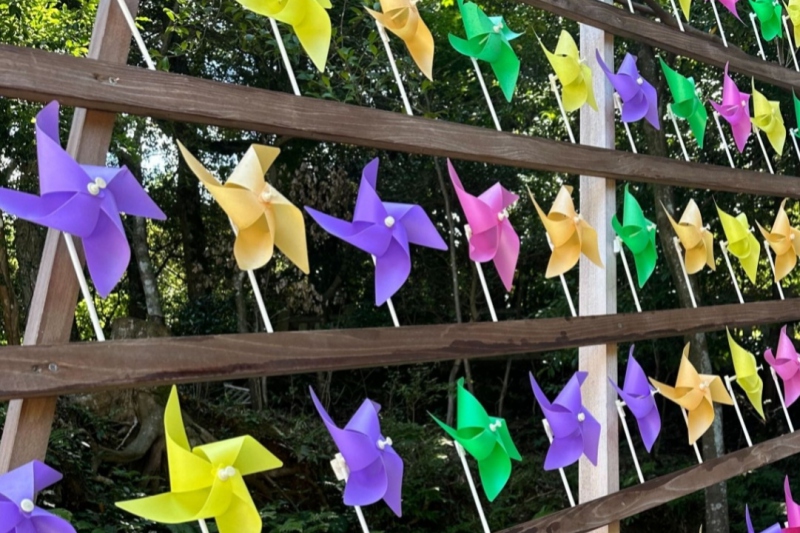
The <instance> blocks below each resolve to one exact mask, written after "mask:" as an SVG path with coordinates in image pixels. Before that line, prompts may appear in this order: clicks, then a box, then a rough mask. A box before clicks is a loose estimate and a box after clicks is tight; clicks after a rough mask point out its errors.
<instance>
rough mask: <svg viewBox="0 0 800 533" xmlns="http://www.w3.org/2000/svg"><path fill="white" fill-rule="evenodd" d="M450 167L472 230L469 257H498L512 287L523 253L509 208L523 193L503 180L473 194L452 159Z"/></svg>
mask: <svg viewBox="0 0 800 533" xmlns="http://www.w3.org/2000/svg"><path fill="white" fill-rule="evenodd" d="M447 168H448V169H449V171H450V179H451V180H452V182H453V186H454V187H455V189H456V195H457V196H458V201H459V203H461V208H462V209H463V210H464V215H465V216H466V217H467V222H468V223H469V229H470V232H471V233H472V235H471V236H470V237H469V258H470V259H471V260H472V261H477V262H479V263H485V262H486V261H494V266H495V268H497V273H498V274H500V279H501V280H503V285H505V287H506V290H508V291H510V290H511V285H512V284H513V283H514V270H515V269H516V267H517V258H518V257H519V237H518V236H517V232H516V231H514V228H513V226H511V222H510V221H509V220H508V211H507V209H508V207H509V206H511V205H512V204H513V203H514V202H516V201H517V200H518V199H519V196H517V195H516V194H514V193H512V192H511V191H509V190H508V189H506V188H505V187H503V186H502V185H500V183H495V184H494V185H492V186H491V187H490V188H489V189H487V190H486V191H484V192H483V194H481V195H480V196H477V197H476V196H473V195H471V194H470V193H468V192H467V191H465V190H464V186H463V185H461V180H460V179H459V178H458V174H456V169H455V168H454V167H453V164H452V163H451V162H450V160H449V159H448V160H447Z"/></svg>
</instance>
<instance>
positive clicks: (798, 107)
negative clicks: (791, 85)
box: [791, 90, 800, 139]
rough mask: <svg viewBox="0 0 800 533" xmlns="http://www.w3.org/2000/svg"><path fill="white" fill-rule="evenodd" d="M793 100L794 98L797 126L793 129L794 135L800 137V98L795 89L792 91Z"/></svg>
mask: <svg viewBox="0 0 800 533" xmlns="http://www.w3.org/2000/svg"><path fill="white" fill-rule="evenodd" d="M792 100H794V118H795V121H796V122H795V124H797V127H796V128H793V129H792V130H791V131H792V135H794V136H795V137H797V138H798V139H800V98H798V97H797V95H796V94H794V90H793V91H792Z"/></svg>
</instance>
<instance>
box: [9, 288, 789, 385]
mask: <svg viewBox="0 0 800 533" xmlns="http://www.w3.org/2000/svg"><path fill="white" fill-rule="evenodd" d="M794 320H800V299H792V300H787V301H785V302H784V301H770V302H759V303H748V304H745V305H741V304H733V305H721V306H715V307H702V308H699V309H673V310H669V311H650V312H645V313H634V314H619V315H600V316H588V317H579V318H546V319H535V320H515V321H504V322H497V323H491V322H473V323H468V324H443V325H437V326H404V327H402V328H367V329H344V330H319V331H304V332H284V333H273V334H267V333H252V334H236V335H217V336H211V337H171V338H159V339H142V340H132V341H109V342H104V343H71V344H67V345H57V346H27V347H26V346H23V347H11V346H8V347H4V348H0V400H6V399H10V398H31V397H38V396H55V395H62V394H77V393H91V392H97V391H103V390H110V389H120V388H130V387H145V386H151V385H166V384H172V383H191V382H199V381H213V380H223V379H240V378H248V377H255V376H279V375H289V374H302V373H309V372H323V371H334V370H349V369H356V368H370V367H377V366H389V365H403V364H412V363H425V362H433V361H448V360H452V359H457V358H464V357H467V358H476V357H496V356H501V355H512V354H530V353H540V352H548V351H553V350H560V349H565V348H574V347H578V346H591V345H597V344H608V343H611V342H635V341H640V340H645V339H659V338H665V337H676V336H683V335H686V334H688V333H694V332H698V331H716V330H721V329H723V328H724V327H725V326H730V327H743V326H749V325H755V324H772V323H785V322H789V321H794Z"/></svg>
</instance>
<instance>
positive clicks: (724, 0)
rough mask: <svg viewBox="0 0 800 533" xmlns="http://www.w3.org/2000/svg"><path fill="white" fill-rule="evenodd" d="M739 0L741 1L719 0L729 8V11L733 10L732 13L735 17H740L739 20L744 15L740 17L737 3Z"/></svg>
mask: <svg viewBox="0 0 800 533" xmlns="http://www.w3.org/2000/svg"><path fill="white" fill-rule="evenodd" d="M711 1H712V2H714V1H716V0H711ZM738 2H739V0H719V3H720V4H722V6H723V7H724V8H725V9H727V10H728V11H730V12H731V14H732V15H733V16H734V17H736V18H737V19H739V20H742V17H740V16H739V11H738V10H737V9H736V4H737V3H738Z"/></svg>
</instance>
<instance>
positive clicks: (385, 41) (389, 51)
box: [375, 20, 414, 116]
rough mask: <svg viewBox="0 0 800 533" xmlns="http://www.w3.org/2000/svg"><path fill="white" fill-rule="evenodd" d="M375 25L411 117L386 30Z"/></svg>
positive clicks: (409, 106) (377, 23)
mask: <svg viewBox="0 0 800 533" xmlns="http://www.w3.org/2000/svg"><path fill="white" fill-rule="evenodd" d="M375 25H376V26H378V33H379V34H380V36H381V40H382V41H383V47H384V48H385V49H386V55H387V56H389V65H390V66H391V67H392V73H394V81H395V83H396V84H397V89H398V90H399V91H400V97H401V98H402V99H403V106H405V108H406V114H407V115H409V116H410V115H413V114H414V112H413V111H412V110H411V102H409V101H408V95H407V94H406V88H405V86H404V85H403V79H402V78H401V77H400V71H398V70H397V63H396V62H395V60H394V54H393V53H392V47H391V46H390V45H389V36H388V35H386V28H384V27H383V24H381V23H380V22H378V21H377V20H376V21H375Z"/></svg>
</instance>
